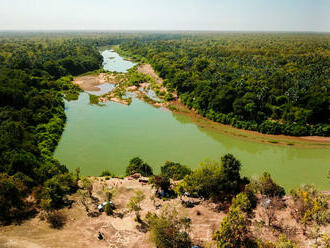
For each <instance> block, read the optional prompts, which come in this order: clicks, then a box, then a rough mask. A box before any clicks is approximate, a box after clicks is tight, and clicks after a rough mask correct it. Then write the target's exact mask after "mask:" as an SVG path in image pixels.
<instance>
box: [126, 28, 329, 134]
mask: <svg viewBox="0 0 330 248" xmlns="http://www.w3.org/2000/svg"><path fill="white" fill-rule="evenodd" d="M329 41H330V36H329V35H328V34H303V33H297V34H286V33H281V34H274V33H204V34H198V33H195V34H194V33H192V34H189V35H188V34H187V35H184V36H181V37H180V36H179V35H174V34H172V36H171V37H169V36H167V35H165V34H164V35H159V36H151V35H149V36H146V37H140V38H136V39H134V40H130V41H123V42H122V44H121V49H122V50H124V51H125V52H126V53H128V54H131V55H132V56H134V57H135V58H139V59H141V60H142V61H147V62H149V63H151V64H152V65H153V67H154V68H155V70H156V71H157V72H158V73H159V75H160V76H161V77H162V78H164V79H165V84H166V86H167V88H168V89H171V90H176V91H177V92H178V94H179V96H180V99H181V101H182V102H183V103H184V104H185V105H187V106H188V107H189V108H191V109H194V110H196V111H197V112H198V113H200V114H201V115H203V116H206V117H207V118H209V119H212V120H214V121H217V122H221V123H224V124H230V125H232V126H234V127H237V128H242V129H247V130H254V131H259V132H262V133H268V134H287V135H293V136H307V135H318V136H329V135H330V125H329V123H330V107H329V106H330V77H329V76H330V50H329Z"/></svg>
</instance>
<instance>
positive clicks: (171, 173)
mask: <svg viewBox="0 0 330 248" xmlns="http://www.w3.org/2000/svg"><path fill="white" fill-rule="evenodd" d="M160 170H161V174H162V176H165V177H168V178H172V179H173V180H181V179H183V178H184V177H185V176H186V175H189V174H191V169H190V168H188V167H187V166H184V165H181V164H179V163H174V162H170V161H166V162H165V165H163V166H162V167H160Z"/></svg>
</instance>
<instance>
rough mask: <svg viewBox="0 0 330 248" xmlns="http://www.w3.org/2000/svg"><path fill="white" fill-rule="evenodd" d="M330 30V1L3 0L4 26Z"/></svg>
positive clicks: (1, 20)
mask: <svg viewBox="0 0 330 248" xmlns="http://www.w3.org/2000/svg"><path fill="white" fill-rule="evenodd" d="M39 29H41V30H54V29H55V30H73V29H79V30H91V29H93V30H94V29H95V30H224V31H228V30H233V31H321V32H330V0H117V1H114V0H0V30H39Z"/></svg>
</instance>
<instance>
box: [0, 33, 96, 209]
mask: <svg viewBox="0 0 330 248" xmlns="http://www.w3.org/2000/svg"><path fill="white" fill-rule="evenodd" d="M0 57H1V58H3V60H2V59H0V154H1V156H0V173H6V174H7V175H8V179H6V180H5V181H7V182H6V185H7V186H6V187H5V188H9V187H13V188H12V189H11V190H12V194H13V196H12V197H13V198H12V199H13V201H11V200H10V199H8V200H7V201H6V204H7V206H6V208H7V210H6V209H3V211H1V213H4V214H5V213H6V212H7V211H9V210H11V209H14V208H17V207H18V206H19V205H23V203H22V202H20V203H19V204H18V202H19V201H18V200H19V199H20V200H21V201H22V200H23V199H22V195H26V194H28V193H31V191H32V188H33V187H36V186H40V185H44V189H43V190H42V192H40V190H39V193H40V196H42V197H41V198H42V200H41V202H42V206H44V207H45V208H52V207H55V206H57V205H60V203H61V202H62V201H63V194H64V192H68V191H70V190H67V188H66V187H67V186H68V185H67V184H68V182H67V180H64V179H63V178H62V179H61V174H64V175H63V177H65V176H66V174H65V173H67V169H66V168H65V166H64V165H61V164H60V163H59V162H58V161H57V160H56V159H55V158H54V156H53V152H54V150H55V148H56V146H57V143H58V141H59V139H60V137H61V134H62V132H63V129H64V124H65V119H66V117H65V112H64V100H63V95H64V96H65V97H67V98H70V99H73V98H77V96H78V94H79V92H80V91H81V90H80V89H79V88H78V86H76V85H74V84H72V82H71V81H72V79H73V77H72V76H71V75H77V74H80V73H83V72H86V71H89V70H95V69H98V68H99V67H100V65H101V63H102V56H101V55H100V54H99V51H98V50H97V49H96V48H95V46H93V45H91V43H89V42H87V40H86V39H72V37H71V38H68V37H67V38H64V37H62V38H59V37H57V38H55V37H47V38H46V37H42V35H41V36H39V35H37V34H35V35H31V34H25V35H18V36H17V34H15V35H11V37H10V38H7V37H4V36H2V38H1V39H0ZM11 176H14V177H15V179H13V180H14V181H15V182H18V181H20V182H21V183H20V184H22V187H18V186H17V184H13V185H12V186H10V185H11V183H9V182H11V179H10V178H11ZM8 180H9V181H8ZM76 180H77V179H76ZM61 183H63V184H64V185H60V184H61ZM69 184H71V183H69ZM15 185H16V186H15ZM71 186H72V185H71ZM71 186H68V187H71ZM17 187H18V188H20V189H18V188H17ZM52 187H54V188H52ZM15 188H16V189H15ZM39 188H40V187H39ZM22 189H24V190H23V191H22ZM14 195H16V196H14ZM5 196H6V193H5V192H2V193H1V195H0V197H5ZM15 197H16V198H15ZM14 199H16V200H14Z"/></svg>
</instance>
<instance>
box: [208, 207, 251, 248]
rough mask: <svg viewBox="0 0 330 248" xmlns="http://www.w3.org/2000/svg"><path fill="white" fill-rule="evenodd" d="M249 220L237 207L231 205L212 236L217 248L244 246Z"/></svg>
mask: <svg viewBox="0 0 330 248" xmlns="http://www.w3.org/2000/svg"><path fill="white" fill-rule="evenodd" d="M248 224H249V221H248V219H247V217H246V216H245V215H244V213H243V212H242V210H241V209H240V208H239V207H236V208H234V207H231V208H230V209H229V212H228V213H227V216H226V217H225V218H224V219H223V220H222V222H221V224H220V229H219V230H218V231H216V232H215V234H214V236H213V238H214V239H215V240H216V241H217V246H218V247H219V248H229V247H233V248H236V247H245V246H244V244H245V243H246V242H247V241H248V240H247V235H248V229H247V227H248Z"/></svg>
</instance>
